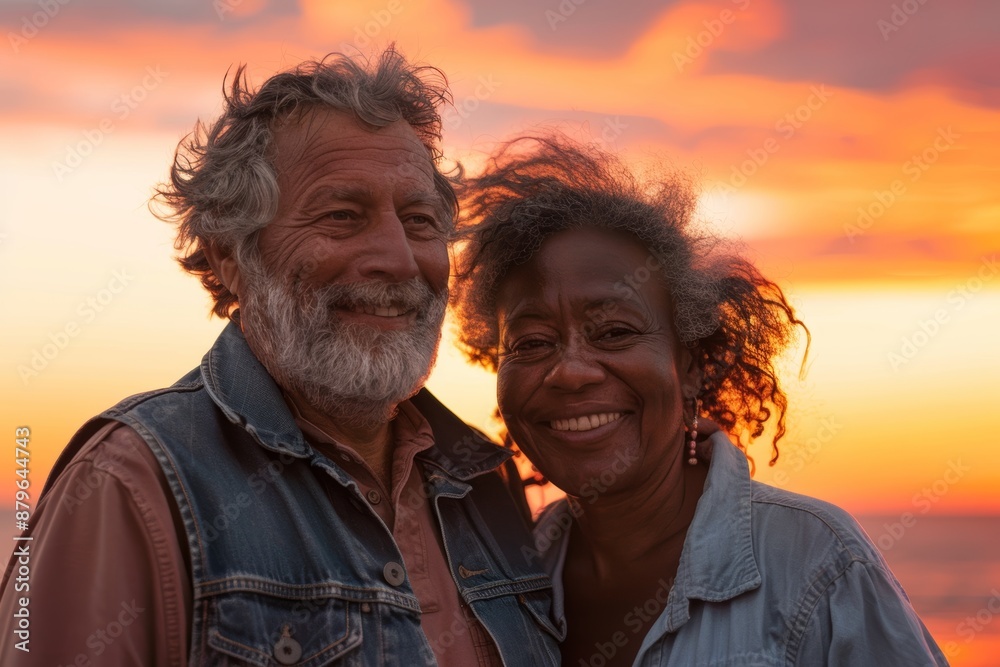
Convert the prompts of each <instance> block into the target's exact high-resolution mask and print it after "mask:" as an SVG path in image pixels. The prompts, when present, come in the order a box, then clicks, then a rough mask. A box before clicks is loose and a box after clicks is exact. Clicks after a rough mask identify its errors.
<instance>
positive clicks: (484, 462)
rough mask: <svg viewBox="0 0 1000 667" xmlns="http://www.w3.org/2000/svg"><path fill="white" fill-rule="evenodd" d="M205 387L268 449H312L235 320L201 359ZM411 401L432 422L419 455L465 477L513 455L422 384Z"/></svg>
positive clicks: (301, 454)
mask: <svg viewBox="0 0 1000 667" xmlns="http://www.w3.org/2000/svg"><path fill="white" fill-rule="evenodd" d="M201 375H202V378H203V380H204V382H205V389H206V390H207V391H208V394H209V396H211V397H212V400H213V401H214V402H215V404H216V405H218V406H219V409H220V410H222V412H223V414H225V415H226V418H227V419H228V420H229V421H231V422H232V423H234V424H237V425H238V426H241V427H243V428H245V429H246V430H247V432H248V433H250V435H252V436H253V437H254V439H256V440H257V442H259V443H260V444H261V446H263V447H264V448H266V449H270V450H272V451H274V452H279V453H282V452H283V453H288V454H291V455H292V456H295V457H298V458H305V457H307V456H310V455H312V454H313V452H314V450H313V449H312V447H311V446H310V445H309V444H308V443H307V442H306V441H305V438H304V437H303V435H302V431H301V430H300V429H299V427H298V425H297V424H296V423H295V418H294V417H293V416H292V413H291V410H289V408H288V406H287V405H286V404H285V400H284V397H283V396H282V393H281V389H280V388H279V387H278V385H277V383H275V381H274V379H273V378H272V377H271V376H270V374H269V373H268V372H267V369H265V368H264V366H263V364H261V363H260V361H258V359H257V357H255V356H254V354H253V352H252V351H251V350H250V346H249V345H247V342H246V338H244V337H243V332H242V331H240V328H239V325H237V324H236V323H235V322H230V323H229V324H228V325H226V328H225V329H223V331H222V333H221V334H220V335H219V338H218V339H217V340H216V341H215V344H214V345H213V346H212V348H211V349H210V350H209V351H208V354H206V355H205V357H204V359H202V362H201ZM410 401H411V402H412V403H413V405H414V406H416V408H417V409H418V410H419V411H420V413H421V414H422V415H423V416H424V417H425V418H426V419H427V421H428V422H429V423H430V425H431V428H432V429H433V431H434V443H435V444H434V447H431V448H430V449H428V450H426V451H424V452H421V453H420V454H418V456H417V458H418V459H421V460H424V461H426V462H427V463H429V464H430V465H433V466H436V467H438V468H440V469H441V470H443V471H444V472H446V473H448V474H449V475H451V476H453V477H456V478H458V479H460V480H468V479H471V478H473V477H476V476H477V475H481V474H483V473H486V472H489V471H491V470H494V469H496V468H497V467H499V466H500V465H501V464H502V463H503V462H504V461H506V460H507V459H508V458H510V457H511V456H512V452H511V450H509V449H505V448H503V447H499V446H497V445H495V444H493V443H492V442H490V440H489V439H488V438H486V436H484V435H482V434H481V433H479V432H478V431H476V430H474V429H472V428H471V427H469V425H467V424H466V423H465V422H463V421H462V420H461V419H459V418H458V417H457V416H455V414H454V413H452V412H451V411H450V410H448V408H446V407H445V406H444V405H442V404H441V402H440V401H438V400H437V399H436V398H435V397H434V396H433V395H432V394H431V393H430V392H429V391H427V390H426V389H421V390H420V391H419V392H418V393H417V394H416V395H415V396H414V397H413V398H412V399H410Z"/></svg>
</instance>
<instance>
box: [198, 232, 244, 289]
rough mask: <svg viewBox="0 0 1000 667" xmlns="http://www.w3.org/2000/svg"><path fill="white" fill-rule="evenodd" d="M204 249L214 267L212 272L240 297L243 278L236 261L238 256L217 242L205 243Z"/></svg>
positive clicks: (206, 257)
mask: <svg viewBox="0 0 1000 667" xmlns="http://www.w3.org/2000/svg"><path fill="white" fill-rule="evenodd" d="M203 251H204V253H205V259H207V260H208V265H209V266H211V267H212V273H214V274H215V277H216V278H218V280H219V282H220V283H222V284H223V285H225V286H226V289H228V290H229V291H230V292H231V293H232V294H234V295H235V296H236V298H237V299H238V298H239V296H240V288H241V287H242V280H241V276H240V267H239V265H238V264H237V263H236V258H235V257H233V254H232V253H231V252H229V251H226V250H223V249H222V248H220V247H219V246H218V244H216V243H207V244H205V247H204V248H203Z"/></svg>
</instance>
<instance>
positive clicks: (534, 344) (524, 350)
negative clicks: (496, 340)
mask: <svg viewBox="0 0 1000 667" xmlns="http://www.w3.org/2000/svg"><path fill="white" fill-rule="evenodd" d="M549 345H550V344H549V342H548V341H546V340H543V339H540V338H529V339H527V340H519V341H515V342H514V343H513V344H512V345H508V346H507V349H506V353H507V354H515V355H516V354H530V353H532V352H539V351H542V350H545V349H548V347H549Z"/></svg>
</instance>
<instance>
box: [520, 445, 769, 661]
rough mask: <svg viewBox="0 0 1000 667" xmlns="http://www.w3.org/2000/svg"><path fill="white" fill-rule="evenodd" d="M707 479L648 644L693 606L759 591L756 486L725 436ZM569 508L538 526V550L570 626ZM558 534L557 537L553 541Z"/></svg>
mask: <svg viewBox="0 0 1000 667" xmlns="http://www.w3.org/2000/svg"><path fill="white" fill-rule="evenodd" d="M709 442H710V444H711V446H712V454H711V462H710V463H709V468H708V477H707V479H706V480H705V487H704V489H703V491H702V494H701V498H699V499H698V506H697V507H696V508H695V513H694V518H693V519H692V520H691V525H690V527H688V531H687V536H686V537H685V538H684V547H683V549H682V550H681V560H680V563H679V564H678V567H677V576H676V578H675V580H674V585H673V588H672V589H671V590H670V595H669V597H668V598H667V605H666V608H665V609H664V611H663V613H662V614H661V615H660V616H659V618H657V619H656V622H655V623H654V624H653V626H652V628H650V631H649V633H648V634H647V635H646V640H645V641H644V642H643V646H642V648H640V650H639V654H642V652H643V650H645V648H646V644H647V643H650V642H652V641H655V640H656V639H657V638H659V637H661V636H662V635H663V634H664V633H667V632H676V631H677V629H678V628H680V627H681V626H682V625H684V623H686V622H687V620H688V619H689V618H690V617H691V613H690V601H691V600H705V601H708V602H722V601H724V600H730V599H732V598H734V597H736V596H737V595H740V594H742V593H745V592H746V591H749V590H753V589H755V588H757V587H759V586H760V584H761V577H760V571H759V570H758V568H757V558H756V556H754V551H753V537H752V535H751V525H750V515H751V506H750V500H751V482H750V471H749V468H748V466H747V459H746V456H745V455H744V454H743V452H741V451H740V450H739V449H737V448H736V446H735V445H733V444H732V442H730V441H729V438H727V437H726V435H725V434H724V433H722V432H717V433H715V434H713V435H712V436H711V438H710V440H709ZM570 511H571V510H570V507H569V504H568V503H567V502H566V501H565V500H561V501H559V502H558V503H557V505H556V506H555V507H553V508H552V509H550V510H546V511H545V512H544V513H543V514H542V516H541V517H540V518H539V522H538V525H537V526H536V527H535V541H536V546H539V547H541V546H547V547H548V548H547V549H544V548H540V549H539V551H540V552H541V554H540V555H541V557H542V562H543V564H544V565H545V568H546V571H548V572H549V573H550V575H551V576H552V580H553V582H554V585H555V608H556V615H557V617H558V619H559V622H560V623H565V612H564V608H563V603H564V600H565V596H564V594H563V578H562V574H563V568H564V565H565V563H566V550H567V547H568V545H569V539H568V538H569V534H570V531H569V530H566V529H565V528H564V527H565V526H566V525H568V524H567V521H568V520H569V515H570ZM553 535H556V536H557V537H556V538H554V539H553V538H552V537H551V536H553Z"/></svg>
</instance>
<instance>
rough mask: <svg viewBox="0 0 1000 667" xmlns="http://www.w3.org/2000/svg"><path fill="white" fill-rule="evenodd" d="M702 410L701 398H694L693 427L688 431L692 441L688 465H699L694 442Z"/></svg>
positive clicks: (689, 445) (689, 444) (689, 446)
mask: <svg viewBox="0 0 1000 667" xmlns="http://www.w3.org/2000/svg"><path fill="white" fill-rule="evenodd" d="M699 412H701V399H700V398H696V399H694V417H693V418H692V419H691V428H690V429H689V430H688V433H689V434H690V435H691V441H690V442H689V443H688V465H693V466H695V465H698V457H697V456H695V448H694V442H695V439H696V438H697V437H698V413H699Z"/></svg>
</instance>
